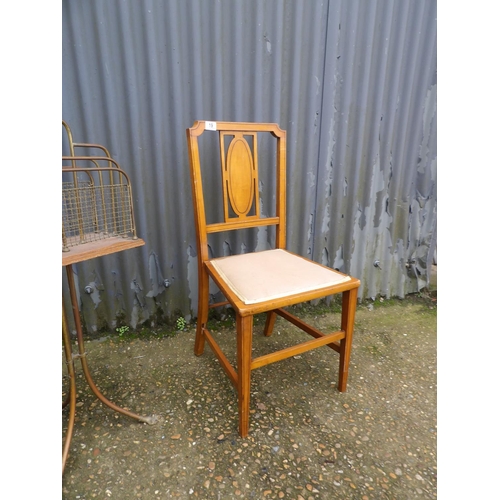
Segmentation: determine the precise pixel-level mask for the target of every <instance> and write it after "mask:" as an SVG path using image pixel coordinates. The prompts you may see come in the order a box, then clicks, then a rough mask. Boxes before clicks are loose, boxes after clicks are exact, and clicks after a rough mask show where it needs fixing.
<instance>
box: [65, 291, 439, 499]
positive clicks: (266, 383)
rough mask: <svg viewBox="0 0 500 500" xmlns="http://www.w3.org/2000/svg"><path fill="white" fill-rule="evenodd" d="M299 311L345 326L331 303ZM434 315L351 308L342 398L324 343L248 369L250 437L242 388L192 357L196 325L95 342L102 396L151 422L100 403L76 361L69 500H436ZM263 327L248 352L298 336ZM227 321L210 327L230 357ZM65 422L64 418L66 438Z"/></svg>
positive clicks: (401, 307) (415, 304)
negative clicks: (242, 424)
mask: <svg viewBox="0 0 500 500" xmlns="http://www.w3.org/2000/svg"><path fill="white" fill-rule="evenodd" d="M300 314H302V315H308V316H309V317H310V318H311V321H312V322H313V323H314V324H315V325H316V326H318V327H320V328H325V329H333V328H338V326H339V322H340V314H339V311H338V308H337V307H336V306H335V305H333V307H330V308H326V307H324V306H316V307H308V308H304V309H303V310H302V311H300ZM436 317H437V306H436V302H435V300H434V299H432V298H431V297H430V296H428V297H411V298H407V299H405V300H389V301H383V302H381V301H380V300H377V301H376V302H368V303H365V304H361V305H359V307H358V310H357V314H356V325H355V333H354V342H353V351H352V355H351V366H350V374H349V380H348V388H347V392H345V393H340V392H338V391H337V389H336V383H337V373H338V355H337V353H335V352H333V351H332V350H331V349H328V348H326V347H325V348H320V349H315V350H313V351H310V352H308V353H305V354H302V355H300V356H296V357H295V358H291V359H288V360H285V361H281V362H279V363H275V364H272V365H268V366H265V367H262V368H260V369H258V370H255V371H253V372H252V385H251V390H252V399H251V403H250V404H251V420H250V434H249V436H248V437H247V438H246V439H241V438H240V437H239V435H238V406H237V399H236V393H235V391H234V389H233V386H232V385H231V383H230V382H229V379H228V378H227V377H226V375H225V373H224V372H223V370H222V368H221V367H220V365H219V364H218V362H217V360H216V358H215V356H214V355H213V353H212V352H211V350H210V347H209V346H208V345H207V346H206V348H205V353H204V354H203V355H202V356H201V357H196V356H195V355H194V354H193V345H194V329H193V328H192V325H189V327H190V328H188V329H187V330H186V331H182V332H178V333H176V334H175V335H165V334H164V332H163V333H162V332H160V331H158V332H156V335H155V334H153V333H151V332H148V333H144V334H141V333H139V334H137V335H135V336H131V337H128V338H125V337H124V338H120V337H118V336H117V335H116V334H113V335H110V336H108V337H104V338H101V339H96V340H89V341H87V342H86V349H87V352H88V363H89V367H90V370H91V373H92V376H93V379H94V382H95V383H96V385H97V386H98V387H99V388H100V389H101V391H102V392H103V393H104V394H105V395H106V396H107V397H108V398H109V399H110V400H111V401H113V402H114V403H115V404H117V405H120V406H123V407H126V408H128V409H130V410H131V411H134V412H137V413H140V414H142V415H155V416H156V417H157V418H158V422H157V423H156V424H155V425H148V424H144V423H139V422H137V421H135V420H133V419H130V418H128V417H126V416H124V415H121V414H119V413H116V412H114V411H112V410H111V409H109V408H108V407H107V406H104V405H103V404H102V403H101V402H100V401H99V400H98V399H97V398H96V397H95V395H94V394H93V393H92V392H91V391H90V389H89V388H88V386H87V385H86V384H85V381H84V378H83V374H82V370H81V366H80V364H79V363H77V364H76V371H77V387H78V400H77V401H78V403H77V417H76V422H75V430H74V434H73V439H72V442H71V448H70V454H69V457H68V460H67V463H66V468H65V472H64V475H63V479H62V489H63V498H64V499H90V498H98V499H104V498H116V499H120V500H126V499H129V498H130V499H132V498H134V499H135V498H142V499H166V498H181V499H182V498H187V499H191V498H199V499H210V498H216V499H233V498H244V499H253V498H255V499H261V498H264V499H265V498H268V499H274V498H285V499H299V500H302V499H318V498H320V499H325V500H330V499H336V498H339V499H351V498H352V499H362V500H366V499H378V500H380V499H397V500H402V499H415V498H421V499H426V498H436V497H437V462H436V460H437V457H436V433H437V429H436V425H437V422H436V418H437V415H436V392H437V391H436ZM263 324H264V318H263V317H258V318H257V319H256V324H255V334H254V352H255V354H256V355H258V354H260V353H264V352H268V351H269V350H270V349H273V345H274V344H276V345H280V346H285V345H288V344H292V343H293V342H294V340H293V339H297V335H299V336H304V334H303V333H301V332H298V331H297V330H296V329H295V327H291V326H289V325H288V324H286V323H285V322H284V321H283V320H281V319H278V321H277V323H276V326H275V330H274V333H273V335H272V337H270V338H266V337H264V336H263V335H261V334H260V332H261V330H262V327H263ZM233 326H234V322H233V320H232V319H231V318H228V319H225V320H224V321H216V320H213V325H212V328H211V330H212V332H213V333H215V335H216V336H217V338H218V339H219V340H220V342H221V345H222V346H223V348H224V351H225V352H226V353H227V354H228V355H229V353H230V352H231V351H234V348H235V345H236V344H235V336H234V333H233V332H234V328H233ZM302 338H303V337H302ZM295 341H296V340H295ZM232 359H233V360H234V357H233V358H232ZM64 366H65V365H64V360H63V367H64ZM63 373H64V374H66V371H65V369H64V368H63ZM67 382H68V381H67V378H66V377H63V381H62V387H63V397H64V396H65V391H66V390H67ZM67 417H68V410H67V409H65V410H63V430H65V426H66V425H67ZM64 435H65V434H63V438H64Z"/></svg>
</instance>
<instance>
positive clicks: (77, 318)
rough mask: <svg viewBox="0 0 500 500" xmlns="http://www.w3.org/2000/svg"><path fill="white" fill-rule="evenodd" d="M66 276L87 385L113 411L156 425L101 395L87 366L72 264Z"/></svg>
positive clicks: (151, 417) (68, 267)
mask: <svg viewBox="0 0 500 500" xmlns="http://www.w3.org/2000/svg"><path fill="white" fill-rule="evenodd" d="M66 274H67V276H68V285H69V293H70V297H71V305H72V308H73V317H74V319H75V328H76V336H77V342H78V358H80V361H81V363H82V368H83V373H84V375H85V379H86V381H87V384H88V385H89V387H90V388H91V390H92V392H93V393H94V394H95V395H96V396H97V397H98V398H99V400H100V401H101V402H102V403H104V404H105V405H106V406H109V407H110V408H111V409H112V410H114V411H117V412H119V413H122V414H123V415H127V416H128V417H131V418H134V419H136V420H139V422H145V423H146V424H150V425H152V424H155V423H156V421H157V419H156V417H154V416H147V417H143V416H141V415H137V414H136V413H132V412H131V411H128V410H125V409H124V408H121V407H119V406H117V405H115V404H114V403H112V402H111V401H109V400H108V399H106V398H105V397H104V395H103V394H102V393H101V391H99V389H98V388H97V386H96V385H95V383H94V381H93V380H92V377H91V375H90V371H89V368H88V364H87V358H86V353H85V346H84V343H83V331H82V324H81V321H80V312H79V310H78V301H77V298H76V290H75V280H74V277H73V268H72V266H71V264H69V265H67V266H66Z"/></svg>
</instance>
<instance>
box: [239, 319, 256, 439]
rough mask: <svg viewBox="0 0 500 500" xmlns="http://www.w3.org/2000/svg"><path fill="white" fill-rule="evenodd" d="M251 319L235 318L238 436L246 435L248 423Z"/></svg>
mask: <svg viewBox="0 0 500 500" xmlns="http://www.w3.org/2000/svg"><path fill="white" fill-rule="evenodd" d="M252 329H253V317H252V316H247V317H244V318H243V317H241V316H240V315H239V314H237V317H236V334H237V351H238V353H237V354H238V413H239V430H240V436H241V437H246V436H247V435H248V429H249V422H250V372H251V369H250V364H251V361H252Z"/></svg>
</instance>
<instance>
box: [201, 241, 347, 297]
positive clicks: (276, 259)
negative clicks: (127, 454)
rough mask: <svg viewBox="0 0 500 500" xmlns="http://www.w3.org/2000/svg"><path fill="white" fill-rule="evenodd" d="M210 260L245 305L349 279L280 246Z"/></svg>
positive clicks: (316, 288) (328, 285)
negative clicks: (278, 247)
mask: <svg viewBox="0 0 500 500" xmlns="http://www.w3.org/2000/svg"><path fill="white" fill-rule="evenodd" d="M210 263H211V264H212V266H213V267H214V268H215V269H216V270H217V272H218V273H219V274H220V276H221V277H222V278H223V279H224V280H225V281H226V283H227V285H228V286H229V288H231V290H232V291H233V292H234V293H235V294H236V295H237V296H238V298H239V299H240V300H241V301H242V302H243V303H244V304H246V305H249V304H258V303H260V302H265V301H268V300H274V299H280V298H284V297H288V296H291V295H295V294H299V293H305V292H310V291H313V290H318V289H321V288H327V287H330V286H333V285H337V284H340V283H343V282H345V281H349V280H350V279H351V278H350V276H346V275H345V274H342V273H339V272H336V271H334V270H333V269H329V268H327V267H325V266H322V265H321V264H317V263H316V262H313V261H310V260H308V259H304V258H303V257H300V256H298V255H295V254H293V253H290V252H287V251H286V250H281V249H275V250H265V251H262V252H254V253H248V254H241V255H231V256H229V257H220V258H217V259H211V260H210Z"/></svg>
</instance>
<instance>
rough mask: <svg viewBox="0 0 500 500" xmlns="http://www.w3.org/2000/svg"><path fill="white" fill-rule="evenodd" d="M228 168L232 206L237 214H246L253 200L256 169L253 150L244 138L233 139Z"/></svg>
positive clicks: (228, 155)
mask: <svg viewBox="0 0 500 500" xmlns="http://www.w3.org/2000/svg"><path fill="white" fill-rule="evenodd" d="M226 170H227V176H228V186H227V189H228V192H229V199H230V201H231V206H232V208H233V210H234V212H235V213H236V214H237V215H239V216H243V215H246V214H247V213H248V212H249V210H250V208H251V207H252V202H253V195H254V169H253V159H252V152H251V151H250V148H249V146H248V143H247V141H245V140H244V139H242V138H236V137H235V138H234V139H233V140H232V141H231V144H230V145H229V149H228V152H227V160H226Z"/></svg>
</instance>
